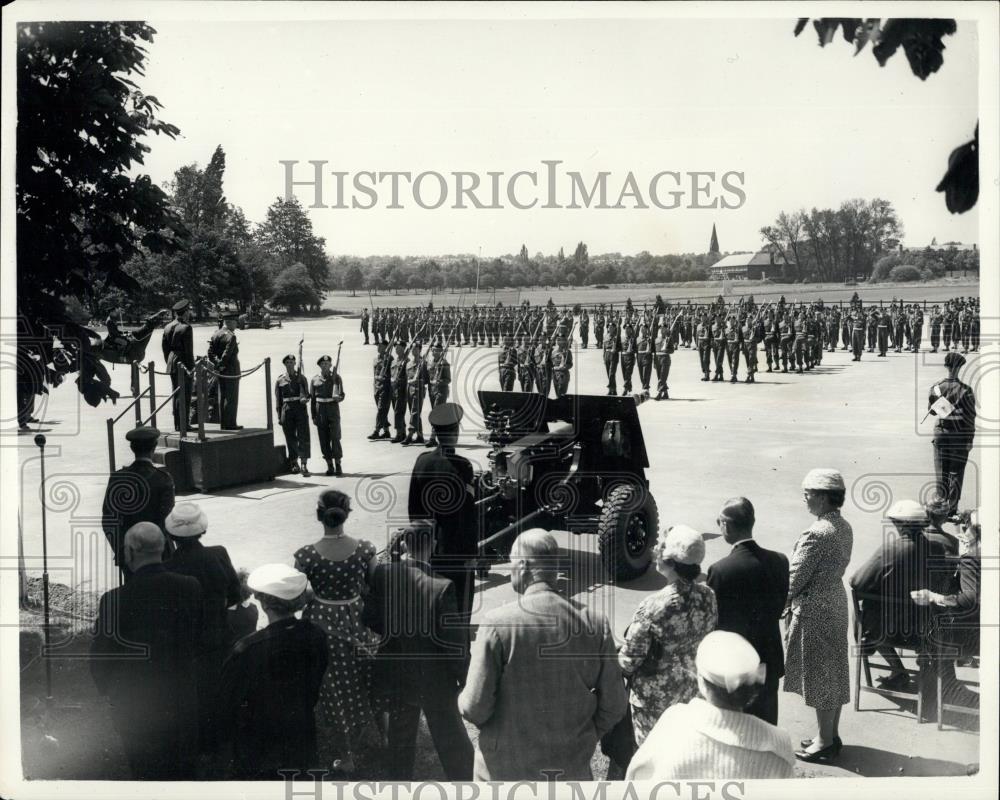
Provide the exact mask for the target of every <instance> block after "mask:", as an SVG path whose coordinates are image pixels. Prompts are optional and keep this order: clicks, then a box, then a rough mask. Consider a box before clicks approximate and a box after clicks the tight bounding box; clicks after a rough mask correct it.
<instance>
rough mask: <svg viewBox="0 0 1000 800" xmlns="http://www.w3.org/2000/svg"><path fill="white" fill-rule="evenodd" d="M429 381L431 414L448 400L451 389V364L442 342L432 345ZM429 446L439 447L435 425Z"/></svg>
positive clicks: (428, 371)
mask: <svg viewBox="0 0 1000 800" xmlns="http://www.w3.org/2000/svg"><path fill="white" fill-rule="evenodd" d="M427 374H428V377H429V382H428V384H427V386H428V390H429V392H430V400H431V414H433V413H434V409H435V408H437V407H438V406H440V405H442V404H444V403H447V402H448V394H449V393H450V391H451V364H449V363H448V359H447V358H446V357H445V355H444V351H443V349H442V347H441V342H434V345H433V346H432V347H431V364H430V366H429V367H428V368H427ZM426 446H427V447H437V438H436V436H435V434H434V427H433V425H432V426H431V435H430V438H429V439H428V440H427V445H426Z"/></svg>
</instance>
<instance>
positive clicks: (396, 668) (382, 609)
mask: <svg viewBox="0 0 1000 800" xmlns="http://www.w3.org/2000/svg"><path fill="white" fill-rule="evenodd" d="M398 540H399V541H398V543H397V544H398V545H399V546H400V547H401V549H402V552H403V553H404V554H405V558H403V559H402V560H399V559H397V560H395V561H394V562H392V563H389V564H381V565H379V566H378V567H377V568H376V570H375V575H374V577H373V578H372V590H371V594H370V595H369V596H368V598H367V600H366V602H365V615H364V620H365V622H366V623H367V624H368V625H369V627H371V629H372V630H374V631H375V632H376V633H378V634H379V636H380V638H381V647H380V648H379V651H378V655H377V657H376V661H375V669H374V675H373V693H374V694H375V695H376V696H378V697H379V698H380V699H381V700H382V702H383V704H384V705H386V706H387V707H388V709H389V726H388V738H389V756H390V765H389V774H388V775H387V776H386V777H387V778H388V779H389V780H393V781H411V780H413V765H414V761H415V759H416V753H417V729H418V725H419V723H420V712H421V711H423V714H424V717H425V718H426V719H427V727H428V729H429V730H430V734H431V739H433V741H434V746H435V747H436V748H437V752H438V757H439V758H440V760H441V765H442V766H443V767H444V771H445V775H446V776H447V778H448V780H450V781H469V780H472V761H473V751H472V742H470V741H469V734H468V733H467V732H466V730H465V725H464V724H463V723H462V718H461V716H459V713H458V693H459V690H460V689H461V687H462V686H463V685H464V684H465V673H466V669H467V668H468V663H469V662H468V629H467V626H466V625H465V624H463V623H462V622H461V621H460V619H459V616H458V614H459V611H458V603H457V600H456V597H455V586H454V584H453V583H452V582H451V581H450V580H448V579H447V578H442V577H439V576H438V575H436V574H435V573H434V571H433V570H432V568H431V566H430V557H431V554H432V553H433V552H434V545H435V536H434V528H433V526H432V525H430V524H428V523H425V522H415V523H413V524H412V525H410V526H409V527H408V528H406V529H405V530H404V531H403V533H402V536H401V537H398Z"/></svg>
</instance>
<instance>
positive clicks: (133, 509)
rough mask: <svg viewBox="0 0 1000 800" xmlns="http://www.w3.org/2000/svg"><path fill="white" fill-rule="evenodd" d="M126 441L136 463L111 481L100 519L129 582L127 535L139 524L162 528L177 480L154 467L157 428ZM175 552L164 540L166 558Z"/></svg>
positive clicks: (141, 429)
mask: <svg viewBox="0 0 1000 800" xmlns="http://www.w3.org/2000/svg"><path fill="white" fill-rule="evenodd" d="M125 438H126V439H128V441H129V445H130V446H131V448H132V452H133V453H134V454H135V461H133V462H132V463H131V464H129V465H128V466H127V467H122V468H121V469H119V470H117V471H116V472H114V473H112V475H111V477H110V478H108V488H107V490H106V491H105V492H104V507H103V509H102V511H101V517H102V526H103V528H104V535H105V536H106V537H107V539H108V544H109V545H111V552H112V553H113V554H114V557H115V564H116V565H117V566H118V569H119V570H120V572H121V576H122V579H123V580H128V578H129V577H130V576H131V574H132V572H131V570H130V569H129V567H128V564H126V563H125V559H124V555H123V547H124V543H123V540H124V537H125V532H126V531H127V530H128V529H129V528H131V527H132V526H133V525H135V524H136V523H137V522H152V523H154V524H156V526H157V527H159V528H160V529H161V530H162V529H163V523H164V520H165V519H166V518H167V514H169V513H170V511H171V509H173V507H174V480H173V478H171V477H170V473H169V472H167V471H166V470H165V469H161V468H160V467H157V466H156V465H155V464H153V453H154V452H155V451H156V443H157V442H158V441H159V440H160V432H159V431H158V430H157V429H156V428H149V427H145V426H142V427H138V428H135V429H133V430H131V431H129V432H128V433H127V434H125ZM173 552H174V545H173V542H170V541H167V540H165V541H164V545H163V558H164V559H167V558H169V557H170V554H171V553H173Z"/></svg>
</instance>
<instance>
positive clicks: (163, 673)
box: [90, 522, 201, 781]
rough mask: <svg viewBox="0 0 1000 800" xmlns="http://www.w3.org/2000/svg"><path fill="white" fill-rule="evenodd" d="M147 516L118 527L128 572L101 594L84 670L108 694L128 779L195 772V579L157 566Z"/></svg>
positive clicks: (155, 536)
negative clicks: (122, 530)
mask: <svg viewBox="0 0 1000 800" xmlns="http://www.w3.org/2000/svg"><path fill="white" fill-rule="evenodd" d="M163 542H164V536H163V533H162V532H161V531H160V529H159V528H158V527H157V526H156V525H155V524H154V523H152V522H139V523H137V524H135V525H133V526H132V527H131V528H129V529H128V531H127V532H126V533H125V536H124V539H123V542H122V563H123V564H124V565H125V566H126V567H128V569H129V574H130V576H131V577H130V578H129V580H128V581H127V582H126V583H125V585H124V586H121V587H119V588H117V589H112V590H111V591H110V592H107V593H105V594H104V595H103V596H102V597H101V602H100V606H99V609H98V612H97V624H96V629H95V631H94V640H93V642H92V644H91V648H90V654H91V659H92V660H91V662H90V671H91V674H92V675H93V678H94V683H95V684H96V685H97V690H98V692H100V693H101V694H102V695H105V696H106V697H107V698H108V699H109V700H110V701H111V719H112V721H113V723H114V726H115V729H116V730H117V731H118V734H119V735H120V736H121V740H122V745H123V747H124V749H125V756H126V757H127V758H128V763H129V769H130V771H131V773H132V779H133V780H137V781H140V780H148V781H162V780H195V779H196V778H197V777H198V776H197V775H196V774H195V769H196V766H195V765H196V752H197V743H198V697H197V687H198V671H197V663H196V656H197V653H198V644H199V641H200V624H201V587H200V586H199V585H198V581H196V580H195V579H194V578H191V577H189V576H187V575H176V574H174V573H171V572H168V571H167V570H165V569H164V568H163V564H162V558H163V548H164V543H163Z"/></svg>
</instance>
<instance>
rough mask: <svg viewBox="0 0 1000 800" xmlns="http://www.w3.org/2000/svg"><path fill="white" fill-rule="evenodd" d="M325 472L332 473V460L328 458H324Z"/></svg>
mask: <svg viewBox="0 0 1000 800" xmlns="http://www.w3.org/2000/svg"><path fill="white" fill-rule="evenodd" d="M326 474H327V475H333V461H331V460H330V459H329V458H328V459H327V460H326Z"/></svg>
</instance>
